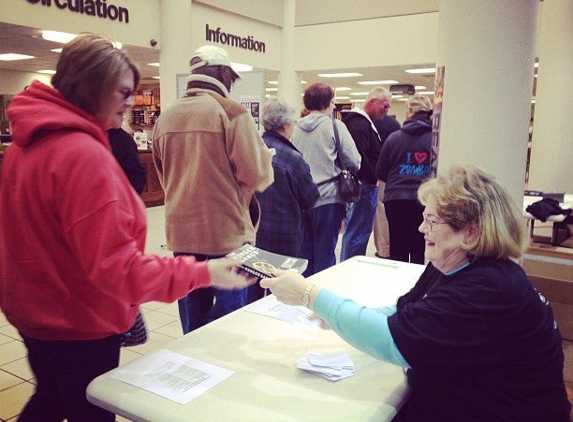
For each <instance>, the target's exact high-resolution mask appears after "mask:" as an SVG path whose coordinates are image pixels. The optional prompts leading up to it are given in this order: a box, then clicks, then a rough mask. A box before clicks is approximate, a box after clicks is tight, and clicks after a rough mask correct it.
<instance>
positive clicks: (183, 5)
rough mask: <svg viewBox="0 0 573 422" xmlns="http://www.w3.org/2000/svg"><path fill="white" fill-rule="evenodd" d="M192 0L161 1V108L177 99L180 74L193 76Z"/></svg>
mask: <svg viewBox="0 0 573 422" xmlns="http://www.w3.org/2000/svg"><path fill="white" fill-rule="evenodd" d="M192 3H193V2H192V1H191V0H161V1H160V2H159V12H160V13H159V20H160V34H161V41H160V44H159V45H158V47H159V48H161V53H160V56H159V57H160V61H161V67H160V68H159V76H160V78H161V79H160V83H159V86H160V89H161V108H162V109H165V108H167V107H169V106H170V105H171V104H172V103H173V102H174V101H175V100H176V99H177V74H182V73H187V74H189V73H190V70H189V60H191V55H192V54H193V53H194V51H195V50H194V49H193V48H192V45H193V43H192V41H193V40H192V35H191V22H192V19H191V9H192Z"/></svg>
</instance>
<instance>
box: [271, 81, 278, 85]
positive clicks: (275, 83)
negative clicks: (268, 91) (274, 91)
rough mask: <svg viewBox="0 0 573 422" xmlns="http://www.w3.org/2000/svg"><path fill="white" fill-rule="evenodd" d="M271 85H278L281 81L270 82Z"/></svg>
mask: <svg viewBox="0 0 573 422" xmlns="http://www.w3.org/2000/svg"><path fill="white" fill-rule="evenodd" d="M269 83H270V84H271V85H278V84H279V81H269Z"/></svg>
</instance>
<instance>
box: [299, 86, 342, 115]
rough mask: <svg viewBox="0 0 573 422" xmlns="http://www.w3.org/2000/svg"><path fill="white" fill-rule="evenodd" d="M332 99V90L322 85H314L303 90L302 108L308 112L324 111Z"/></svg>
mask: <svg viewBox="0 0 573 422" xmlns="http://www.w3.org/2000/svg"><path fill="white" fill-rule="evenodd" d="M333 98H334V89H332V87H330V86H328V85H326V84H323V83H320V82H318V83H314V84H312V85H309V87H308V88H306V89H305V91H304V95H303V97H302V99H303V101H304V107H305V108H306V109H307V110H309V111H320V110H325V109H327V108H328V107H329V106H330V102H331V101H332V99H333Z"/></svg>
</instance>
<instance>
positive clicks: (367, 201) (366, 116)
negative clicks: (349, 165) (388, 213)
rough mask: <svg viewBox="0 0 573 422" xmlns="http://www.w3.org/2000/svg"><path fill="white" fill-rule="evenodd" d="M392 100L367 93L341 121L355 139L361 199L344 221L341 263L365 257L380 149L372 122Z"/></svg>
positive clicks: (382, 92)
mask: <svg viewBox="0 0 573 422" xmlns="http://www.w3.org/2000/svg"><path fill="white" fill-rule="evenodd" d="M391 98H392V94H391V93H390V91H388V90H387V89H385V88H382V87H375V88H373V89H372V90H371V91H370V92H369V93H368V97H367V98H366V103H365V104H364V107H363V108H361V107H358V106H357V107H355V108H354V109H352V111H350V112H348V113H347V114H346V115H345V116H344V117H343V119H342V121H343V122H344V124H346V127H348V131H349V132H350V134H351V135H352V138H353V139H354V143H355V144H356V148H357V149H358V152H359V153H360V156H361V157H362V161H361V164H360V170H358V173H357V174H356V175H357V176H358V179H359V180H360V182H361V186H360V199H359V200H358V202H355V203H353V204H351V205H350V208H349V210H348V213H347V214H346V218H345V220H344V235H343V237H342V247H341V251H340V260H341V261H344V260H346V259H348V258H352V257H353V256H356V255H365V254H366V248H367V247H368V241H369V240H370V235H371V234H372V225H373V223H374V215H375V213H376V203H377V200H378V179H377V177H376V171H375V170H376V163H377V161H378V157H379V155H380V150H381V148H382V140H381V139H380V136H379V134H378V130H377V129H376V126H375V125H374V121H375V120H379V119H382V118H383V117H384V116H385V115H386V113H387V112H388V109H389V108H390V100H391Z"/></svg>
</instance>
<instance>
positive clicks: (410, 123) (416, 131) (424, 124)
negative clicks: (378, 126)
mask: <svg viewBox="0 0 573 422" xmlns="http://www.w3.org/2000/svg"><path fill="white" fill-rule="evenodd" d="M402 130H403V131H404V132H406V133H408V134H409V135H421V134H422V133H426V132H430V131H431V130H432V123H431V122H430V121H429V120H426V119H411V120H406V121H405V122H404V124H403V125H402Z"/></svg>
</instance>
